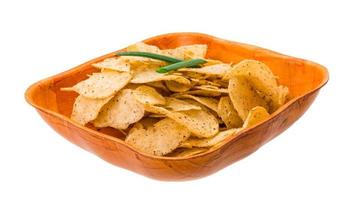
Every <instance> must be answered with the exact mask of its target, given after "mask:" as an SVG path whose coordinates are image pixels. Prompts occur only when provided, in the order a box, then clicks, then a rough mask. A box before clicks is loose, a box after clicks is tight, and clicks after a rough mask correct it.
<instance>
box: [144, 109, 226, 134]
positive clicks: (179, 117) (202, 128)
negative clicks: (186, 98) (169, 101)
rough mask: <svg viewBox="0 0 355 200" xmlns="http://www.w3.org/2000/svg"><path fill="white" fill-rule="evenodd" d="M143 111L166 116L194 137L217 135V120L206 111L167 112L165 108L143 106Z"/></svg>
mask: <svg viewBox="0 0 355 200" xmlns="http://www.w3.org/2000/svg"><path fill="white" fill-rule="evenodd" d="M144 109H145V110H146V111H148V112H151V113H155V114H161V115H166V116H167V117H168V118H170V119H173V120H174V121H176V122H177V123H179V124H181V125H183V126H185V127H186V128H187V129H189V130H190V131H191V132H192V134H193V135H195V136H196V137H201V138H206V137H211V136H213V135H215V134H216V133H218V128H219V124H218V120H217V119H216V117H215V116H214V115H213V114H211V113H210V112H208V111H206V110H186V111H179V112H177V111H169V110H167V109H165V108H162V107H159V106H154V105H150V104H145V105H144Z"/></svg>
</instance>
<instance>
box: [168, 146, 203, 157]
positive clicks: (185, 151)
mask: <svg viewBox="0 0 355 200" xmlns="http://www.w3.org/2000/svg"><path fill="white" fill-rule="evenodd" d="M206 151H208V148H179V149H176V150H175V151H173V152H172V153H170V154H169V155H167V156H170V157H182V158H185V157H189V156H194V155H197V154H201V153H203V152H206Z"/></svg>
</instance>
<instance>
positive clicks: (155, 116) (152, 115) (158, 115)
mask: <svg viewBox="0 0 355 200" xmlns="http://www.w3.org/2000/svg"><path fill="white" fill-rule="evenodd" d="M148 117H151V118H164V117H166V116H165V115H162V114H150V115H148Z"/></svg>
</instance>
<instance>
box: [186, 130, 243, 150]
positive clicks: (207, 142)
mask: <svg viewBox="0 0 355 200" xmlns="http://www.w3.org/2000/svg"><path fill="white" fill-rule="evenodd" d="M240 130H241V129H237V128H232V129H228V130H226V131H222V132H219V133H218V134H217V135H215V136H214V137H211V138H204V139H198V138H189V139H188V140H186V141H184V142H182V143H181V144H180V147H185V148H192V147H211V146H214V145H216V144H218V143H220V142H223V141H224V140H225V139H227V138H228V137H230V136H232V135H238V134H239V133H241V131H240Z"/></svg>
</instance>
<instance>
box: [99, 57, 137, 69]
mask: <svg viewBox="0 0 355 200" xmlns="http://www.w3.org/2000/svg"><path fill="white" fill-rule="evenodd" d="M92 66H94V67H97V68H99V69H109V70H115V71H120V72H129V71H130V69H131V65H130V64H129V62H127V61H126V60H124V59H122V58H117V57H115V58H107V59H105V60H104V61H102V62H98V63H95V64H93V65H92Z"/></svg>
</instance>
